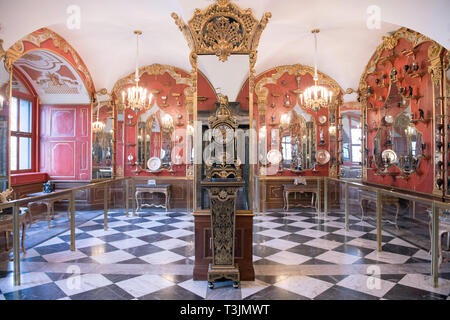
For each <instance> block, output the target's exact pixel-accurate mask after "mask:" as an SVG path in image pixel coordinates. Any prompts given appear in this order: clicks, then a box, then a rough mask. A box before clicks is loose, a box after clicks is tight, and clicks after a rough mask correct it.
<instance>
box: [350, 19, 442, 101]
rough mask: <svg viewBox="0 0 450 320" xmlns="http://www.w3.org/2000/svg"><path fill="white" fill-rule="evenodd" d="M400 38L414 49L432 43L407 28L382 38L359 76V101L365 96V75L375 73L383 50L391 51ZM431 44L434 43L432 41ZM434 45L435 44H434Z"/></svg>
mask: <svg viewBox="0 0 450 320" xmlns="http://www.w3.org/2000/svg"><path fill="white" fill-rule="evenodd" d="M400 38H404V39H406V40H408V41H410V42H411V43H412V47H413V48H415V47H417V46H418V45H419V44H421V43H423V42H426V41H433V40H431V39H430V38H428V37H426V36H424V35H423V34H420V33H418V32H415V31H412V30H410V29H408V28H404V27H403V28H400V29H398V30H397V31H396V32H394V33H393V34H392V35H390V36H384V37H383V38H382V39H383V41H382V43H381V44H380V45H379V46H378V47H377V48H376V50H375V53H374V54H373V55H372V57H371V58H370V60H369V63H368V64H367V65H366V68H365V69H364V72H363V74H362V75H361V79H360V81H359V87H358V94H359V96H360V99H362V97H363V96H364V95H365V94H366V90H365V89H367V85H366V83H365V82H366V78H367V75H368V74H369V73H371V72H374V71H375V68H376V65H377V63H378V61H379V60H380V58H381V54H382V53H383V51H384V50H393V49H394V48H395V46H396V45H397V43H398V40H399V39H400ZM433 43H435V42H434V41H433ZM435 44H436V43H435Z"/></svg>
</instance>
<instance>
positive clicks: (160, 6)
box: [0, 0, 450, 100]
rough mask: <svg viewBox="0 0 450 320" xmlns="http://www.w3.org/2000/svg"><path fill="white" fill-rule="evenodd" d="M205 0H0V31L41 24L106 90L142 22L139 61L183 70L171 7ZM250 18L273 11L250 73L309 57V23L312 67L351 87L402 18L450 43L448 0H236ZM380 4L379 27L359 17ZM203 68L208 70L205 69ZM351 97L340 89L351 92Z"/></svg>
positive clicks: (128, 57) (123, 67) (126, 65)
mask: <svg viewBox="0 0 450 320" xmlns="http://www.w3.org/2000/svg"><path fill="white" fill-rule="evenodd" d="M212 3H213V1H212V0H164V1H162V0H127V1H124V0H40V1H35V0H14V1H4V0H2V1H1V2H0V27H1V29H0V39H3V40H4V44H3V45H4V48H5V50H6V49H7V48H9V47H10V46H11V45H12V44H14V43H15V42H16V41H17V40H19V39H20V38H22V37H24V36H25V35H27V34H29V33H31V32H33V31H35V30H36V29H39V28H42V27H47V28H49V29H51V30H53V31H55V32H56V33H58V34H60V35H61V36H62V37H63V38H65V39H66V40H67V41H68V42H69V43H70V44H71V45H72V46H73V47H74V48H75V50H77V52H78V53H79V54H80V56H81V58H82V59H83V60H84V62H85V64H86V66H87V67H88V69H89V71H90V73H91V75H92V78H93V80H94V83H95V87H96V89H97V90H98V89H101V88H107V89H108V90H111V89H112V87H113V86H114V83H115V82H116V81H117V80H118V79H120V78H122V77H124V76H126V75H128V74H130V73H131V72H133V70H134V63H135V62H134V61H135V60H134V56H135V36H134V34H133V30H135V29H140V30H142V31H143V32H144V33H143V36H142V38H141V45H140V46H141V58H140V65H141V66H142V65H150V64H153V63H160V64H169V65H173V66H176V67H179V68H182V69H185V70H190V68H191V67H190V64H189V58H188V56H189V48H188V46H187V43H186V40H185V39H184V37H183V35H182V33H181V32H180V31H179V30H178V27H177V26H176V25H175V23H174V21H173V19H172V18H171V16H170V14H171V13H172V12H176V13H177V14H178V15H179V16H181V17H182V18H183V19H184V21H185V22H187V21H188V20H189V19H190V18H191V17H192V15H193V13H194V10H195V8H200V9H204V8H206V7H207V6H208V5H210V4H212ZM234 3H236V4H237V5H238V6H240V7H241V8H243V9H246V8H251V9H252V10H253V13H254V15H255V17H256V18H257V19H260V18H261V17H262V15H263V13H264V12H271V13H272V18H271V19H270V20H269V23H268V25H267V27H266V29H265V31H264V32H263V34H262V37H261V41H260V45H259V48H258V60H257V64H256V71H257V73H260V72H263V71H264V70H267V69H269V68H272V67H276V66H279V65H286V64H295V63H301V64H304V65H313V63H314V59H313V53H314V50H313V49H314V47H313V45H314V40H313V36H312V34H311V30H312V29H314V28H320V30H321V32H320V34H319V57H318V67H319V70H320V71H322V72H324V73H326V74H327V75H329V76H330V77H332V78H334V79H335V80H336V81H337V82H338V83H339V84H340V86H341V87H342V88H343V89H344V90H345V89H346V88H357V87H358V83H359V79H360V76H361V73H362V72H363V70H364V67H365V66H366V64H367V62H368V60H369V59H370V57H371V55H372V54H373V52H374V50H375V48H376V47H377V46H378V45H379V44H380V43H381V37H382V36H384V35H386V34H387V33H389V32H392V31H395V30H397V29H398V28H400V27H402V26H404V27H408V28H410V29H413V30H415V31H418V32H420V33H422V34H424V35H426V36H428V37H430V38H431V39H433V40H435V41H437V42H439V43H440V44H441V45H443V46H444V47H446V48H449V45H450V36H449V34H450V24H449V22H448V21H449V20H448V16H447V15H448V12H450V1H448V0H428V1H423V0H408V1H406V0H379V1H373V0H328V1H325V0H315V1H311V0H258V1H255V0H235V1H234ZM374 4H376V5H377V6H379V8H380V9H381V11H380V14H381V15H380V17H381V20H382V21H381V27H380V29H369V28H368V27H367V25H366V22H367V18H368V14H367V8H368V7H369V6H371V5H374ZM71 5H77V6H79V7H80V9H81V28H80V29H79V30H70V29H69V28H67V25H66V22H67V19H68V17H69V14H67V8H68V7H69V6H71ZM205 73H208V71H207V72H205ZM352 99H354V97H347V98H346V100H352Z"/></svg>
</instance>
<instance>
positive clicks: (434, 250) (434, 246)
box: [431, 202, 439, 288]
mask: <svg viewBox="0 0 450 320" xmlns="http://www.w3.org/2000/svg"><path fill="white" fill-rule="evenodd" d="M432 213H433V216H432V220H431V277H432V279H433V287H435V288H437V287H438V285H439V283H438V281H439V208H438V207H437V206H436V204H435V203H434V202H433V203H432Z"/></svg>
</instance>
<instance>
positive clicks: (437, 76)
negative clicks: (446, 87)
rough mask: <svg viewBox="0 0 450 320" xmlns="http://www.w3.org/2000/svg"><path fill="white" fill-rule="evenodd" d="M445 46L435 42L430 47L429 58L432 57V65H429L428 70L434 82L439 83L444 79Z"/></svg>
mask: <svg viewBox="0 0 450 320" xmlns="http://www.w3.org/2000/svg"><path fill="white" fill-rule="evenodd" d="M443 49H444V48H442V47H441V46H440V45H438V44H437V43H433V44H432V45H431V46H430V47H429V48H428V58H429V59H430V66H429V67H428V72H429V73H430V75H431V79H432V80H433V83H434V84H436V85H437V84H439V82H440V81H441V79H442V60H441V53H442V51H443Z"/></svg>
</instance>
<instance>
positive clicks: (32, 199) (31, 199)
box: [0, 177, 131, 210]
mask: <svg viewBox="0 0 450 320" xmlns="http://www.w3.org/2000/svg"><path fill="white" fill-rule="evenodd" d="M130 178H131V177H121V178H114V179H108V180H104V181H99V182H94V183H90V184H86V185H84V186H80V187H74V188H69V189H61V190H58V191H54V192H51V193H47V194H43V195H39V196H32V197H26V198H21V199H16V200H11V201H8V202H6V203H0V210H1V209H6V208H11V207H14V206H16V205H21V204H24V203H28V202H37V201H42V200H45V199H47V198H52V197H54V196H57V195H63V194H65V193H70V192H72V191H75V192H76V191H81V190H84V189H91V188H93V187H98V186H100V185H104V184H110V183H113V182H118V181H123V180H129V179H130Z"/></svg>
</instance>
